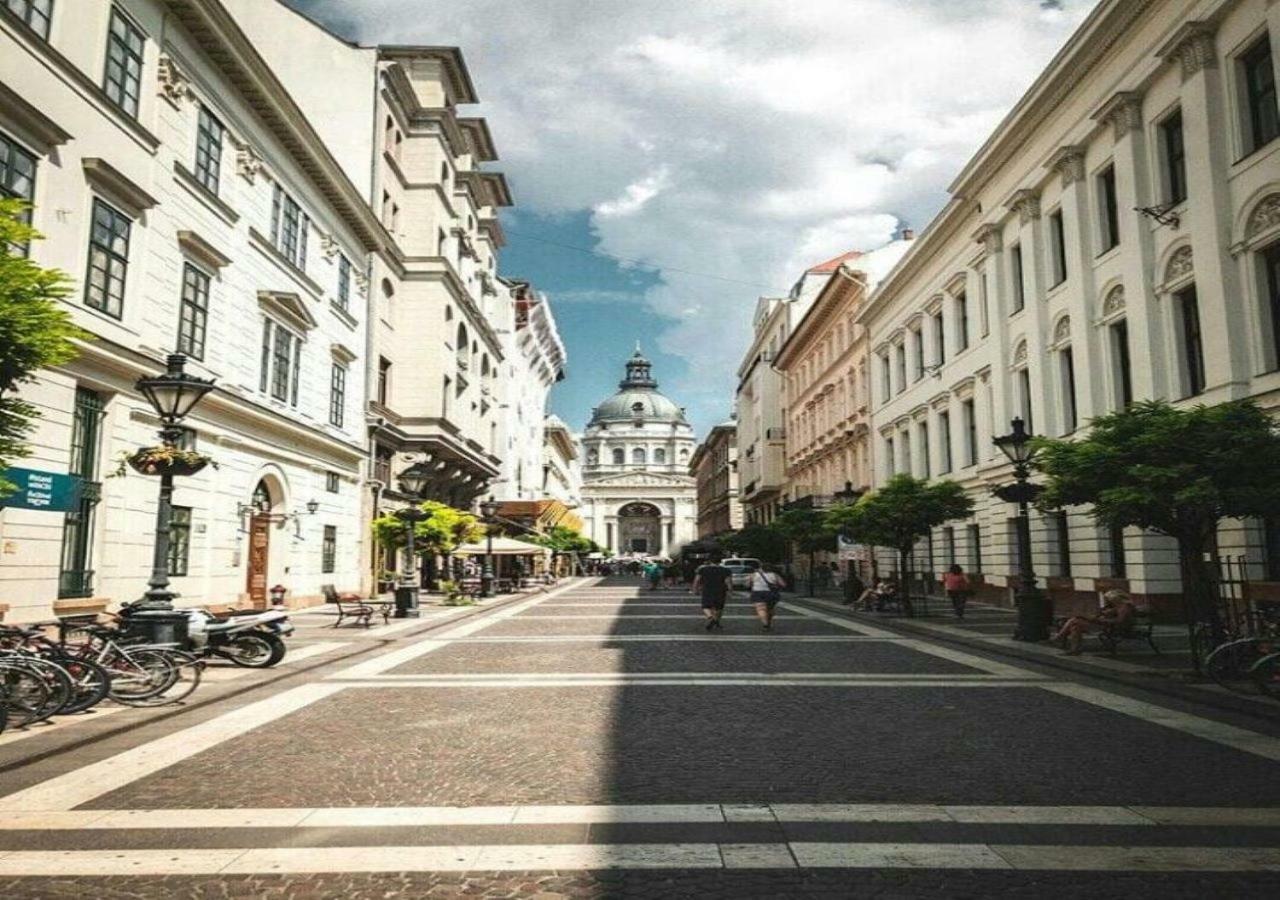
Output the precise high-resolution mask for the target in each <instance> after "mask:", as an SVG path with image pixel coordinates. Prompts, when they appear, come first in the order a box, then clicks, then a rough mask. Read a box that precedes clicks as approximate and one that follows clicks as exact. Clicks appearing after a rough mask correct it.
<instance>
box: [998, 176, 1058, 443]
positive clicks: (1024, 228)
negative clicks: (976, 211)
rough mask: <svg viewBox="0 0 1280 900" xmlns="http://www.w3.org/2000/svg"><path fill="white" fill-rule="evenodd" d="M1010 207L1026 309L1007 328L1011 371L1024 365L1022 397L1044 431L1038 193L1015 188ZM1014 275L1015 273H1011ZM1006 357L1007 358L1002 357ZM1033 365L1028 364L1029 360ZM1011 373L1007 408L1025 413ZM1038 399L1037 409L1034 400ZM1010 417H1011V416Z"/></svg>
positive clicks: (1042, 280)
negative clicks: (1026, 377)
mask: <svg viewBox="0 0 1280 900" xmlns="http://www.w3.org/2000/svg"><path fill="white" fill-rule="evenodd" d="M1009 208H1010V209H1012V210H1013V211H1014V212H1015V213H1017V215H1018V238H1019V244H1020V246H1021V248H1022V275H1023V298H1024V301H1025V308H1024V309H1023V311H1022V313H1021V320H1022V328H1021V329H1018V327H1017V325H1016V324H1015V325H1012V326H1011V327H1010V344H1011V346H1012V348H1013V353H1014V355H1015V356H1021V359H1020V360H1016V361H1015V362H1016V364H1015V366H1014V371H1016V370H1017V369H1018V368H1020V367H1025V368H1026V369H1027V370H1028V372H1029V374H1030V378H1031V395H1030V397H1027V398H1024V399H1025V400H1026V402H1027V403H1029V404H1030V406H1031V425H1032V427H1033V429H1034V430H1035V433H1037V434H1043V433H1044V423H1045V422H1046V421H1047V420H1048V418H1049V415H1048V414H1049V410H1048V409H1047V408H1044V403H1043V400H1044V398H1045V397H1046V395H1047V393H1048V392H1047V391H1046V390H1045V384H1044V364H1043V360H1044V337H1043V336H1044V330H1045V321H1044V320H1045V310H1044V292H1045V273H1044V262H1043V258H1042V256H1043V254H1042V250H1043V247H1044V241H1043V235H1042V231H1043V229H1042V226H1041V220H1040V192H1039V191H1034V190H1030V189H1026V188H1024V189H1021V190H1019V191H1016V192H1015V193H1014V195H1013V198H1012V199H1011V200H1010V202H1009ZM1010 277H1015V273H1010ZM1020 342H1021V343H1023V345H1024V348H1025V354H1020V353H1019V349H1018V345H1019V343H1020ZM1005 358H1008V357H1005ZM1033 359H1034V360H1036V361H1037V364H1036V365H1030V364H1029V363H1030V360H1033ZM1013 374H1014V372H1013V371H1011V372H1009V373H1008V378H1009V382H1008V385H1007V391H1008V396H1009V397H1010V398H1011V402H1010V403H1009V408H1010V410H1011V411H1016V412H1019V413H1021V414H1023V415H1024V417H1025V412H1026V411H1025V410H1019V409H1018V393H1017V391H1016V390H1015V382H1014V381H1013ZM1037 400H1041V401H1042V402H1041V403H1040V407H1041V408H1039V409H1037V408H1036V406H1037V404H1036V401H1037ZM1011 417H1012V416H1011Z"/></svg>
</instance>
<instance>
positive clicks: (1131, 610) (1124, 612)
mask: <svg viewBox="0 0 1280 900" xmlns="http://www.w3.org/2000/svg"><path fill="white" fill-rule="evenodd" d="M1137 611H1138V609H1137V607H1136V606H1134V605H1133V600H1131V599H1130V598H1129V595H1128V594H1126V593H1125V592H1124V591H1121V590H1112V591H1107V592H1106V593H1105V594H1103V595H1102V609H1101V610H1099V611H1098V614H1097V615H1096V616H1072V617H1071V618H1070V619H1067V621H1066V622H1065V623H1063V626H1062V628H1061V629H1060V630H1059V631H1058V633H1057V634H1056V635H1054V637H1053V639H1054V640H1055V641H1057V642H1058V643H1059V644H1061V645H1062V652H1063V653H1064V654H1066V655H1067V656H1079V655H1080V653H1081V649H1082V648H1081V646H1080V645H1081V643H1082V642H1083V641H1084V636H1085V635H1086V634H1089V633H1090V632H1093V631H1098V630H1100V629H1103V628H1112V629H1114V630H1116V631H1118V632H1122V631H1124V629H1125V628H1126V627H1128V625H1129V624H1130V623H1131V622H1132V621H1133V617H1134V615H1135V614H1136V613H1137Z"/></svg>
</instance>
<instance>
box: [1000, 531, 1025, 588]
mask: <svg viewBox="0 0 1280 900" xmlns="http://www.w3.org/2000/svg"><path fill="white" fill-rule="evenodd" d="M1004 527H1005V534H1006V536H1007V540H1008V544H1007V546H1008V548H1009V566H1010V570H1011V572H1012V573H1013V574H1015V575H1016V574H1017V573H1019V572H1021V571H1022V570H1023V568H1025V567H1024V566H1023V565H1022V538H1021V536H1020V535H1019V534H1018V531H1019V528H1020V526H1019V522H1018V517H1017V516H1010V517H1009V518H1007V519H1005V520H1004Z"/></svg>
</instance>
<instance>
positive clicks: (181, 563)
mask: <svg viewBox="0 0 1280 900" xmlns="http://www.w3.org/2000/svg"><path fill="white" fill-rule="evenodd" d="M190 565H191V507H189V506H173V507H170V512H169V574H170V575H186V574H187V572H188V570H189V567H190Z"/></svg>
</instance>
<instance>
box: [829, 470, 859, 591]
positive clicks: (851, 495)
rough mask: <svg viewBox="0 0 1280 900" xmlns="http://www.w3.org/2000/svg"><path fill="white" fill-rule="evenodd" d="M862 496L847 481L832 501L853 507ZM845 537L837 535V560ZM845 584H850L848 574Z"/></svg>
mask: <svg viewBox="0 0 1280 900" xmlns="http://www.w3.org/2000/svg"><path fill="white" fill-rule="evenodd" d="M861 496H862V491H860V490H858V489H856V488H855V487H854V486H853V482H852V481H846V482H845V483H844V490H840V491H836V492H835V494H833V495H832V499H834V500H835V502H836V505H837V506H852V505H853V504H855V503H857V502H858V499H859V498H860V497H861ZM843 537H845V535H843V534H840V535H837V536H836V557H837V560H838V559H839V556H840V539H841V538H843ZM850 563H851V566H852V561H850ZM837 564H838V562H837ZM845 584H846V585H847V584H848V574H847V573H846V575H845Z"/></svg>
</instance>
